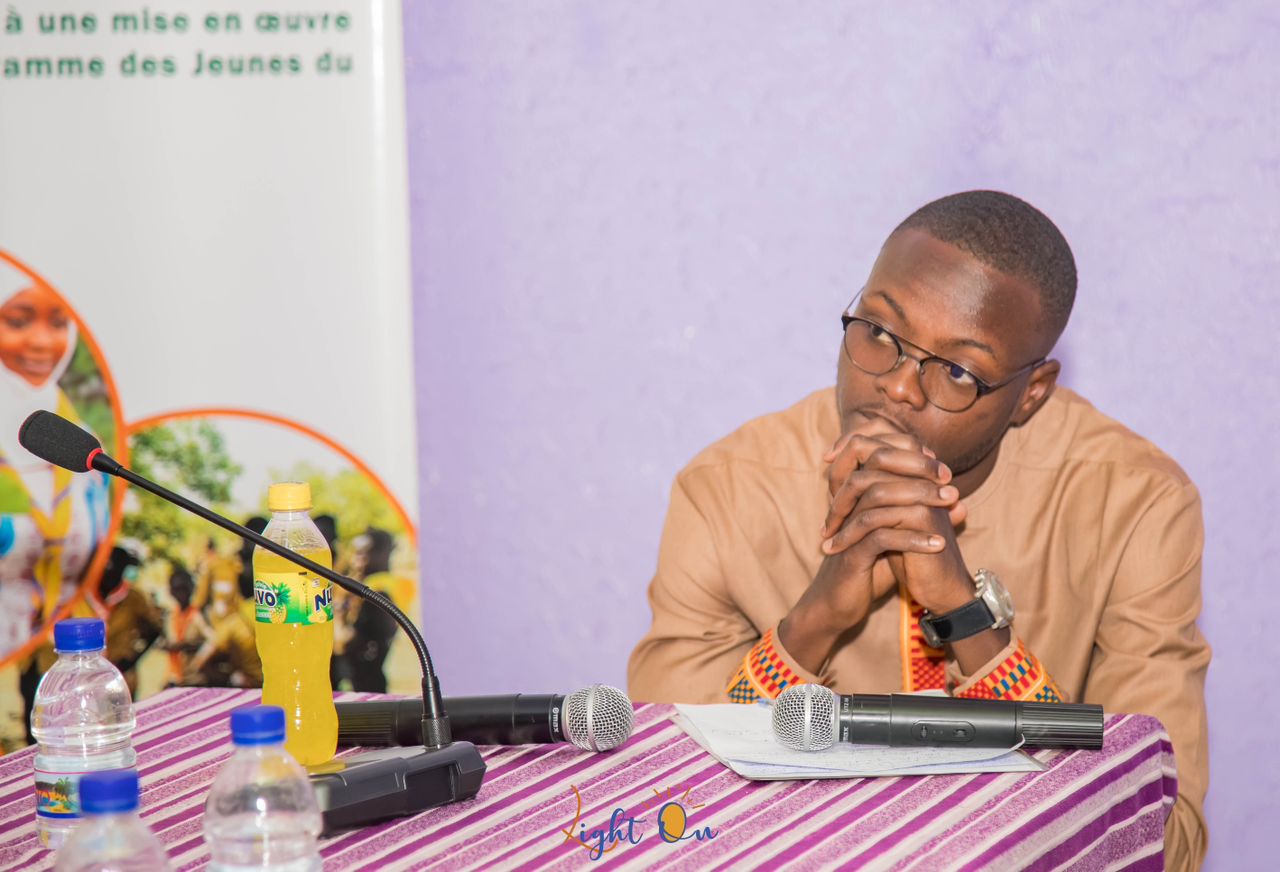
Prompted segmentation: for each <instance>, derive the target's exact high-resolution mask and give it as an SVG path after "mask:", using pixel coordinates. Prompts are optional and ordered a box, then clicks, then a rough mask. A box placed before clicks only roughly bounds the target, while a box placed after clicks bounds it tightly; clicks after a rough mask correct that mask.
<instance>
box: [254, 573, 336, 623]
mask: <svg viewBox="0 0 1280 872" xmlns="http://www.w3.org/2000/svg"><path fill="white" fill-rule="evenodd" d="M253 603H254V618H255V619H256V620H257V622H258V623H259V624H323V623H325V622H326V621H332V620H333V587H332V586H331V585H330V584H329V582H328V581H326V580H325V579H323V578H320V577H318V576H315V575H312V574H311V573H309V572H264V573H261V574H260V575H258V576H257V577H256V578H254V580H253Z"/></svg>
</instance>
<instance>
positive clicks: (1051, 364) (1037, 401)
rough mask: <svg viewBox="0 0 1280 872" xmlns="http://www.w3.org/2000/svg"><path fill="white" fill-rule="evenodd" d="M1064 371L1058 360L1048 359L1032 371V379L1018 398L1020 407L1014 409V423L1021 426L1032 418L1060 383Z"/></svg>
mask: <svg viewBox="0 0 1280 872" xmlns="http://www.w3.org/2000/svg"><path fill="white" fill-rule="evenodd" d="M1060 372H1062V364H1060V363H1058V361H1056V360H1046V361H1045V362H1044V363H1042V364H1040V365H1039V366H1037V367H1036V368H1035V369H1033V370H1032V371H1031V380H1030V381H1028V382H1027V386H1026V387H1025V388H1023V389H1022V398H1021V399H1020V400H1018V408H1016V409H1014V411H1013V419H1012V422H1011V423H1012V424H1013V425H1014V426H1015V427H1020V426H1022V425H1023V424H1025V423H1027V422H1028V421H1030V420H1031V416H1032V415H1034V414H1035V413H1036V412H1038V411H1039V410H1040V407H1041V406H1043V405H1044V404H1045V401H1046V400H1048V399H1049V397H1051V396H1053V389H1054V388H1055V387H1057V385H1058V373H1060Z"/></svg>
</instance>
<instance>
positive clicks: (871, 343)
mask: <svg viewBox="0 0 1280 872" xmlns="http://www.w3.org/2000/svg"><path fill="white" fill-rule="evenodd" d="M840 320H841V322H843V323H844V353H845V354H846V355H848V357H849V362H850V363H852V364H853V365H854V366H856V367H857V368H858V369H860V370H862V371H863V372H865V373H868V374H869V375H884V374H885V373H888V372H893V370H895V369H897V368H898V366H899V365H900V364H901V363H902V361H903V360H906V359H911V360H914V361H915V362H916V368H917V370H918V372H919V374H920V390H921V391H923V393H924V397H925V399H926V400H928V401H929V402H931V403H933V404H934V405H935V406H937V407H938V408H939V409H942V410H943V411H947V412H963V411H964V410H965V409H967V408H969V407H970V406H972V405H973V404H974V403H976V402H977V401H978V398H979V397H981V396H983V395H985V394H989V393H991V392H992V391H994V390H996V389H997V388H1002V387H1004V386H1005V385H1007V384H1009V382H1011V381H1013V380H1014V379H1016V378H1017V377H1018V376H1020V375H1022V374H1023V373H1024V372H1026V371H1027V370H1029V369H1034V368H1035V367H1037V366H1039V365H1040V364H1042V363H1044V358H1040V359H1039V360H1037V361H1035V362H1034V363H1029V364H1027V365H1026V366H1024V367H1022V368H1021V369H1019V370H1018V371H1017V372H1015V373H1013V374H1012V375H1010V376H1009V377H1008V378H1006V379H1002V380H1001V381H998V382H995V383H994V384H989V383H987V382H984V381H983V380H982V379H980V378H978V377H977V376H976V375H974V374H973V373H971V372H969V370H967V369H965V368H964V367H963V366H961V365H960V364H958V363H952V362H951V361H949V360H947V359H946V358H944V357H938V356H937V355H933V354H930V355H929V356H928V357H924V358H915V357H910V358H909V356H908V355H907V353H906V352H904V351H903V350H902V344H903V341H904V340H902V339H901V338H899V337H898V336H897V335H895V334H893V333H891V332H889V331H888V330H886V329H885V328H884V327H881V326H880V325H879V324H877V323H876V322H874V321H870V320H868V319H866V318H862V317H859V316H854V315H849V314H847V313H846V314H844V315H841V316H840ZM907 344H908V345H911V344H912V343H910V342H908V343H907ZM912 347H913V348H920V346H918V345H913V346H912ZM920 350H921V351H925V349H923V348H921V349H920ZM926 353H928V352H926Z"/></svg>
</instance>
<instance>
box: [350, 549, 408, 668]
mask: <svg viewBox="0 0 1280 872" xmlns="http://www.w3.org/2000/svg"><path fill="white" fill-rule="evenodd" d="M351 544H352V550H353V551H354V552H355V553H354V554H353V556H352V560H351V573H352V576H353V577H354V578H357V579H359V580H360V581H361V582H363V583H364V584H365V585H366V586H367V587H370V588H373V589H374V590H376V591H378V592H379V593H381V594H384V595H386V596H388V597H390V598H391V599H392V600H393V601H395V602H396V604H397V605H400V606H401V608H404V609H407V608H408V605H407V603H405V602H404V600H403V598H402V591H403V587H404V579H401V578H400V577H398V576H397V575H395V574H394V573H392V572H391V555H392V553H393V552H394V551H395V548H396V541H395V539H394V538H393V537H392V536H391V534H390V533H388V532H387V531H386V530H380V529H378V528H377V527H369V528H368V529H367V530H365V532H364V533H362V534H361V535H359V536H357V537H356V539H355V541H354V542H352V543H351ZM344 611H345V618H344V624H345V625H346V627H347V631H346V632H345V633H343V634H342V635H343V638H342V639H341V640H340V642H339V644H338V645H337V646H335V647H337V648H338V649H339V652H338V654H337V655H336V656H335V657H334V661H335V667H334V669H335V674H336V675H337V676H338V678H339V680H340V681H341V680H345V681H349V682H350V684H351V689H352V690H357V691H362V692H369V693H386V692H387V675H386V672H385V669H384V666H385V663H386V660H387V655H388V654H389V653H391V644H392V642H394V641H395V635H396V624H395V621H393V620H392V619H391V617H390V616H389V615H388V614H386V613H385V612H384V611H382V609H380V608H376V607H375V606H373V605H372V604H370V603H368V602H366V601H365V600H362V599H360V598H358V597H351V598H349V599H348V601H347V602H346V603H345V608H344Z"/></svg>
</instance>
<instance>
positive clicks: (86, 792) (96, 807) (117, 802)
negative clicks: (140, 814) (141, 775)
mask: <svg viewBox="0 0 1280 872" xmlns="http://www.w3.org/2000/svg"><path fill="white" fill-rule="evenodd" d="M80 808H82V809H83V810H84V813H85V814H117V813H119V812H127V811H137V809H138V770H137V769H108V770H106V771H104V772H87V773H85V774H84V775H82V776H81V777H80Z"/></svg>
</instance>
